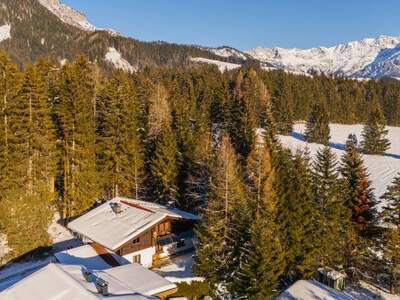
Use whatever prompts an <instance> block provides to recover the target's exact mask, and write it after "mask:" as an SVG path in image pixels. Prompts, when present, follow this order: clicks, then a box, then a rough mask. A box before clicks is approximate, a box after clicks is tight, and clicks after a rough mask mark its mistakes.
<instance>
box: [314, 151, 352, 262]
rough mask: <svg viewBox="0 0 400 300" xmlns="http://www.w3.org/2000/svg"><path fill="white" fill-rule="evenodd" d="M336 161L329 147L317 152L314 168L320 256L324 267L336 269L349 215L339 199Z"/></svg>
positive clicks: (340, 260) (340, 257)
mask: <svg viewBox="0 0 400 300" xmlns="http://www.w3.org/2000/svg"><path fill="white" fill-rule="evenodd" d="M337 164H338V163H337V160H336V156H335V154H334V153H332V150H331V149H330V147H328V146H326V147H324V148H323V149H320V150H318V152H317V155H316V158H315V161H314V164H313V174H312V182H313V192H314V197H315V201H316V213H317V214H316V217H317V220H318V226H317V228H316V234H317V236H318V237H317V239H316V242H317V244H318V246H317V252H318V257H319V264H320V265H321V266H331V267H335V266H337V265H339V264H341V263H342V261H343V248H344V244H345V237H346V234H345V232H346V229H347V227H348V226H347V223H348V220H349V218H350V211H349V209H348V208H347V207H346V206H345V205H344V203H343V199H342V197H341V195H340V183H339V179H338V171H337Z"/></svg>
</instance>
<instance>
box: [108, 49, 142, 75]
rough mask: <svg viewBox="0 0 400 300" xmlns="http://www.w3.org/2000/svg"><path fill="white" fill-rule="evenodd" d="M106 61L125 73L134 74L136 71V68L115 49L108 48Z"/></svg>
mask: <svg viewBox="0 0 400 300" xmlns="http://www.w3.org/2000/svg"><path fill="white" fill-rule="evenodd" d="M105 59H106V61H108V62H110V63H111V64H113V65H114V67H115V68H117V69H121V70H123V71H125V72H129V73H132V72H134V71H135V68H134V67H132V65H131V64H130V63H129V62H128V61H127V60H126V59H124V58H123V57H122V55H121V53H119V52H118V50H117V49H115V48H112V47H110V48H108V52H107V53H106V56H105Z"/></svg>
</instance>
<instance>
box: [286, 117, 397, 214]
mask: <svg viewBox="0 0 400 300" xmlns="http://www.w3.org/2000/svg"><path fill="white" fill-rule="evenodd" d="M330 129H331V139H330V147H331V148H332V150H333V152H334V153H335V154H336V157H337V159H338V160H339V159H340V158H341V156H342V155H343V154H344V148H345V143H346V140H347V137H348V136H349V134H351V133H354V134H355V135H356V136H357V139H358V141H361V140H362V137H361V133H362V129H363V125H360V124H357V125H341V124H331V125H330ZM387 129H388V130H389V134H388V138H389V140H390V142H391V146H390V149H388V151H387V152H386V153H385V155H363V158H364V164H365V167H366V168H367V171H368V173H369V179H370V180H371V182H372V187H373V188H374V193H375V196H376V198H377V201H378V205H377V209H378V210H381V209H382V207H383V206H384V205H385V203H384V202H383V201H382V200H380V199H379V197H380V196H381V195H382V194H383V193H384V192H385V191H386V188H387V186H388V185H390V184H391V182H392V180H393V178H394V177H395V176H396V175H397V173H398V172H400V139H399V136H400V127H390V126H389V127H387ZM304 130H305V124H295V125H294V128H293V133H292V134H291V135H290V136H283V135H282V136H280V137H279V138H280V140H281V142H282V144H283V145H284V146H285V147H287V148H289V149H291V150H293V151H295V150H297V149H301V150H303V149H305V148H306V147H308V149H309V150H310V152H311V155H315V154H316V152H317V151H318V149H320V148H322V147H323V146H322V145H320V144H314V143H307V142H305V141H304Z"/></svg>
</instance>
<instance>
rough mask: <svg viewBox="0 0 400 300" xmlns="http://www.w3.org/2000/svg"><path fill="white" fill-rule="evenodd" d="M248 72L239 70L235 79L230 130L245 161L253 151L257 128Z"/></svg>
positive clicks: (233, 141)
mask: <svg viewBox="0 0 400 300" xmlns="http://www.w3.org/2000/svg"><path fill="white" fill-rule="evenodd" d="M250 80H251V79H250V78H249V77H248V74H247V73H245V74H244V73H243V72H242V71H240V72H239V74H238V75H237V78H236V81H235V88H234V97H233V99H232V102H231V103H230V105H229V119H228V120H229V121H228V128H227V130H228V132H229V135H230V137H231V140H232V144H233V146H234V147H235V149H236V152H237V153H238V154H239V155H241V157H242V159H243V160H244V161H245V160H246V158H247V156H248V155H249V153H250V151H251V145H252V143H253V139H254V130H255V128H257V118H256V112H255V111H254V110H253V106H252V105H251V101H252V100H254V99H250V97H249V93H250V92H251V91H248V87H249V81H250Z"/></svg>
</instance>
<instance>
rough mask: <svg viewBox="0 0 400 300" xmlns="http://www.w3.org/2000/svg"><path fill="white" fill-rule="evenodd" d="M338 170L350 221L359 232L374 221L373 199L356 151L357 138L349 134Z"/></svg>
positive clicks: (366, 176) (360, 158)
mask: <svg viewBox="0 0 400 300" xmlns="http://www.w3.org/2000/svg"><path fill="white" fill-rule="evenodd" d="M340 172H341V174H342V178H343V188H344V195H345V203H346V205H347V206H348V207H349V208H350V209H351V210H352V221H353V222H355V223H356V224H357V225H358V226H357V227H358V230H359V232H360V233H363V232H365V231H366V230H367V229H369V227H371V225H373V223H374V221H375V217H376V216H375V209H374V206H375V199H374V194H373V191H372V188H371V186H370V185H371V184H370V181H369V180H368V175H367V173H366V170H365V167H364V165H363V160H362V157H361V155H360V154H359V153H358V151H357V138H356V136H355V135H353V134H352V135H349V138H348V140H347V142H346V152H345V154H343V156H342V162H341V168H340Z"/></svg>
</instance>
